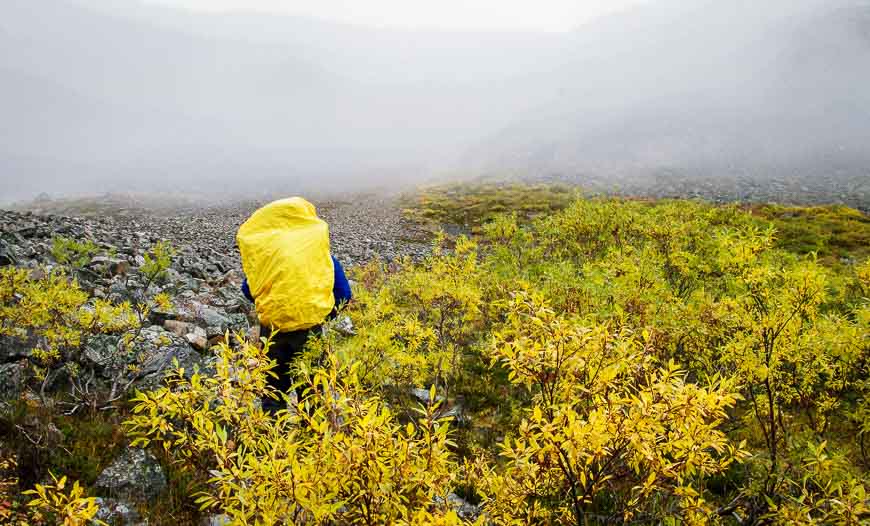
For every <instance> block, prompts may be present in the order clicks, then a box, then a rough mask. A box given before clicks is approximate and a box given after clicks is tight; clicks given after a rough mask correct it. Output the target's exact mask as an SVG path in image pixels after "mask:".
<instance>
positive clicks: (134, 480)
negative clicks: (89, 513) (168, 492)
mask: <svg viewBox="0 0 870 526" xmlns="http://www.w3.org/2000/svg"><path fill="white" fill-rule="evenodd" d="M94 486H95V487H96V489H97V490H98V491H100V492H101V493H104V494H106V495H108V496H111V497H114V498H120V499H132V500H148V499H153V498H154V497H156V496H157V495H159V494H160V493H162V492H163V491H164V490H165V489H166V475H165V474H164V473H163V468H162V467H160V464H158V463H157V459H155V458H154V456H153V455H151V454H150V453H148V452H147V451H145V450H144V449H139V448H127V449H126V450H124V452H123V453H122V454H121V456H119V457H118V458H116V459H115V461H114V462H112V464H111V465H109V467H107V468H106V469H104V470H103V471H102V473H100V476H99V477H97V482H96V483H95V484H94Z"/></svg>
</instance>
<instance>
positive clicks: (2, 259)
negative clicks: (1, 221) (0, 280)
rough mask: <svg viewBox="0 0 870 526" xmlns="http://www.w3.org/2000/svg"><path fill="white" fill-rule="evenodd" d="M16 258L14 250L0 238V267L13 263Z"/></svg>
mask: <svg viewBox="0 0 870 526" xmlns="http://www.w3.org/2000/svg"><path fill="white" fill-rule="evenodd" d="M17 259H18V258H16V257H15V252H13V251H12V247H10V246H9V243H7V242H6V241H3V240H2V239H0V267H2V266H5V265H14V264H15V263H16V261H17Z"/></svg>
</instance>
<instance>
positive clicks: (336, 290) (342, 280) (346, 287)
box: [332, 256, 353, 308]
mask: <svg viewBox="0 0 870 526" xmlns="http://www.w3.org/2000/svg"><path fill="white" fill-rule="evenodd" d="M332 266H333V268H334V269H335V281H334V284H333V286H332V296H333V297H334V298H335V307H336V308H338V307H339V306H340V305H345V304H347V303H349V302H350V300H351V299H353V294H352V293H351V291H350V283H348V281H347V276H345V275H344V269H343V268H342V267H341V263H339V262H338V260H337V259H336V258H335V256H332Z"/></svg>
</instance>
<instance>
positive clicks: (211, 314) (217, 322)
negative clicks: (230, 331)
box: [198, 306, 230, 330]
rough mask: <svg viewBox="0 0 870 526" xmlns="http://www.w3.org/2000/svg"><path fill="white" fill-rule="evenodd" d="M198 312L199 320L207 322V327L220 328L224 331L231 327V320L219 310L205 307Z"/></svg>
mask: <svg viewBox="0 0 870 526" xmlns="http://www.w3.org/2000/svg"><path fill="white" fill-rule="evenodd" d="M198 310H199V312H198V315H199V318H200V319H201V320H202V321H203V322H205V325H206V326H207V327H220V328H221V330H223V329H226V328H227V327H229V326H230V319H229V318H227V317H226V316H225V315H224V314H221V313H220V312H218V311H217V310H215V309H212V308H210V307H205V306H202V307H200V308H199V309H198Z"/></svg>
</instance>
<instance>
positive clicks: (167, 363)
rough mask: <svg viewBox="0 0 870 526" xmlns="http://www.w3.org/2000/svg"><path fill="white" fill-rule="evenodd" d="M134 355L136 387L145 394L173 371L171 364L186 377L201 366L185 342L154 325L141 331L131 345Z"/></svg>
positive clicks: (198, 356)
mask: <svg viewBox="0 0 870 526" xmlns="http://www.w3.org/2000/svg"><path fill="white" fill-rule="evenodd" d="M134 354H135V355H136V356H137V357H138V361H139V363H140V371H139V375H140V377H141V378H140V379H139V380H138V387H139V388H140V389H144V390H147V389H154V388H156V387H157V386H158V385H159V384H160V382H161V381H162V380H163V377H164V376H166V373H167V372H168V371H170V370H172V369H173V368H174V366H173V363H174V362H177V363H178V366H179V367H183V368H184V370H185V374H186V375H190V374H192V373H193V370H194V368H195V367H196V366H198V365H200V364H201V362H202V356H200V354H199V353H198V352H196V351H195V350H194V349H193V348H191V346H190V344H189V342H188V341H187V340H186V339H184V338H181V337H179V336H177V335H175V334H173V333H171V332H169V331H167V330H164V329H163V328H162V327H158V326H156V325H154V326H151V327H147V328H146V329H144V330H143V331H142V333H141V335H140V339H139V340H138V341H137V342H136V343H135V344H134Z"/></svg>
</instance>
